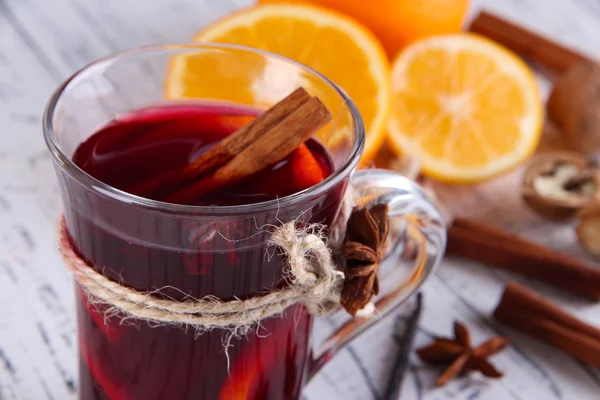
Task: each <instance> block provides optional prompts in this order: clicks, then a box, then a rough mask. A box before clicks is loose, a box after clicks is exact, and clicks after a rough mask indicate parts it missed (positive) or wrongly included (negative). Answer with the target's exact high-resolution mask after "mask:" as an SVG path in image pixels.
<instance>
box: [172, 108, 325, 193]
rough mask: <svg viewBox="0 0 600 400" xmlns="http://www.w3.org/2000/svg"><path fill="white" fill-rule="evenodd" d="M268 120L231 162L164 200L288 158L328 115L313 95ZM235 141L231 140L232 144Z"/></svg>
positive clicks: (217, 185) (210, 187)
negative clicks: (274, 119)
mask: <svg viewBox="0 0 600 400" xmlns="http://www.w3.org/2000/svg"><path fill="white" fill-rule="evenodd" d="M267 112H269V111H267ZM268 120H269V119H265V120H264V121H262V122H259V123H258V125H257V127H256V129H259V130H264V131H265V132H264V133H263V134H262V135H261V136H260V137H258V138H257V139H256V140H254V141H253V142H252V143H250V144H249V145H248V146H247V147H245V148H244V150H242V151H241V152H240V153H239V154H237V155H236V156H235V157H233V158H232V159H231V161H229V162H228V163H226V164H225V165H223V166H221V167H220V168H218V169H216V170H215V172H213V173H211V174H209V175H207V176H205V177H203V178H200V179H198V180H196V181H194V182H191V183H190V184H189V185H187V186H185V187H183V188H182V189H181V190H178V191H176V192H174V193H172V194H170V195H169V196H167V197H166V198H165V199H164V201H168V202H173V203H177V202H180V201H184V200H185V199H187V198H190V197H193V196H196V197H199V196H202V195H204V194H207V193H209V192H211V191H215V190H218V189H221V188H223V187H225V186H228V185H232V184H235V183H237V182H240V181H241V180H243V179H245V178H247V177H249V176H251V175H254V174H255V173H257V172H260V171H262V170H263V169H265V168H267V167H268V166H270V165H273V164H275V163H276V162H278V161H281V160H282V159H284V158H285V157H287V156H288V155H289V154H290V153H291V152H292V151H294V150H295V149H297V148H298V146H300V145H301V144H302V143H304V142H305V141H306V140H307V139H309V138H310V137H311V136H312V135H313V134H315V133H316V132H317V130H319V129H320V128H322V127H323V126H325V124H327V123H328V122H329V121H330V120H331V114H330V113H329V110H327V107H325V105H324V104H323V103H322V102H321V101H320V100H319V99H318V98H317V97H312V98H311V99H310V100H308V101H306V102H305V103H304V104H302V105H300V107H298V108H297V109H296V110H294V111H293V112H291V113H290V114H289V115H288V116H287V117H285V118H284V119H283V120H281V121H280V122H279V123H278V124H276V125H275V126H273V127H271V128H269V129H267V128H264V126H263V125H265V124H266V123H267V122H265V121H268ZM239 140H242V139H239ZM237 144H238V143H233V145H234V146H237Z"/></svg>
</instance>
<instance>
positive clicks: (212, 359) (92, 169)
mask: <svg viewBox="0 0 600 400" xmlns="http://www.w3.org/2000/svg"><path fill="white" fill-rule="evenodd" d="M256 115H257V111H256V110H255V109H251V108H246V107H242V106H237V105H231V104H220V103H206V102H198V103H182V104H176V105H164V106H157V107H150V108H145V109H141V110H138V111H136V112H132V113H129V114H127V115H124V116H122V117H119V118H117V119H115V120H113V121H111V122H109V123H108V124H106V125H105V126H103V127H102V128H101V129H99V130H98V131H97V132H96V133H95V134H93V135H92V136H90V137H89V138H88V139H87V140H86V141H84V142H83V143H81V144H80V146H79V147H78V148H77V150H76V151H75V153H74V155H73V157H72V159H73V162H74V163H75V164H76V165H77V166H79V167H80V168H81V169H82V170H83V171H85V172H86V173H87V174H89V175H91V176H92V177H94V178H96V179H98V180H100V181H102V182H104V183H106V184H108V185H111V186H113V187H115V188H117V189H120V190H122V191H124V192H129V193H131V194H134V195H137V194H140V193H136V190H137V189H136V188H139V187H140V186H143V184H144V183H145V182H147V181H148V180H151V179H154V178H155V177H156V176H160V175H162V174H164V173H167V172H168V171H174V170H175V171H176V170H180V169H182V168H184V167H185V166H186V165H189V164H190V163H191V162H193V161H194V160H195V159H197V158H198V157H199V156H200V155H201V154H203V153H205V152H206V151H208V149H210V148H211V147H212V146H214V145H215V144H216V143H218V142H219V141H221V140H222V139H223V138H225V137H227V136H228V135H229V134H231V133H232V132H234V131H235V130H237V129H238V128H240V127H241V126H243V125H245V124H247V123H248V122H249V121H251V120H252V119H253V118H254V116H256ZM333 170H334V166H333V162H332V160H331V158H330V156H329V154H328V152H327V150H326V149H325V148H324V147H323V146H322V145H321V144H320V143H319V142H318V141H317V140H315V139H309V140H308V141H307V142H305V143H304V144H303V145H301V146H300V147H299V148H297V149H296V150H294V151H293V152H292V153H291V154H290V155H289V156H288V157H286V158H285V159H284V160H282V161H280V162H278V163H276V164H274V165H271V166H269V167H268V168H267V169H266V170H263V171H261V172H259V173H257V174H255V175H253V176H251V177H249V178H248V179H245V180H244V181H242V182H237V183H235V184H234V185H231V186H226V187H223V188H220V189H219V190H217V191H214V192H210V193H203V194H202V195H201V196H195V195H192V194H190V195H189V196H187V197H183V198H182V197H181V196H179V201H178V203H179V204H184V205H199V206H213V208H212V209H213V210H218V206H235V205H247V204H253V203H259V202H265V201H269V200H273V199H278V198H283V197H285V196H288V195H291V194H294V193H297V192H301V191H303V190H305V189H308V188H309V187H311V186H313V185H316V184H318V183H319V182H321V181H323V180H324V179H326V178H327V177H328V176H329V175H331V174H332V172H333ZM345 184H346V181H343V182H342V184H339V185H337V186H335V187H334V188H332V190H328V191H327V192H326V193H325V194H323V195H321V196H319V197H317V198H316V199H314V201H312V202H311V203H310V204H309V205H307V204H304V203H299V204H298V205H297V206H295V207H288V209H286V210H282V213H283V212H285V213H287V214H286V215H279V216H278V217H277V218H282V219H283V220H286V219H287V220H291V219H296V218H299V217H300V218H301V219H303V220H304V221H305V222H319V223H324V224H329V223H330V222H331V221H332V219H333V217H334V216H335V215H336V214H337V212H338V210H339V207H340V200H341V193H342V192H343V190H344V186H345ZM66 185H76V183H72V182H67V183H66ZM182 189H184V188H182V187H177V186H176V185H175V186H173V185H170V186H169V187H168V188H167V189H164V188H162V189H161V188H159V189H157V190H155V191H154V192H152V193H149V194H144V196H146V197H148V198H150V199H153V200H164V199H166V198H169V196H170V195H171V194H172V193H171V192H176V191H181V190H182ZM77 190H79V189H78V188H77V187H72V188H71V192H73V193H75V192H77ZM81 197H83V199H82V198H81ZM69 201H70V202H78V205H79V206H80V207H82V208H85V207H87V208H88V209H93V212H90V213H88V214H86V213H80V212H77V211H71V212H70V213H68V214H67V220H68V221H69V231H70V234H71V239H72V241H73V244H74V247H75V248H76V249H77V251H78V252H79V253H80V255H81V256H82V257H83V258H84V259H85V260H86V261H87V262H88V263H89V264H90V265H91V266H93V268H95V269H96V270H97V271H99V272H102V273H103V274H104V275H105V276H107V277H109V278H111V279H113V280H115V281H117V282H120V283H122V284H124V285H126V286H129V287H131V288H134V289H136V290H140V291H150V290H156V289H160V290H159V291H157V292H156V295H157V296H164V297H165V298H171V299H178V300H181V299H185V298H187V297H188V296H192V297H194V298H202V297H204V296H207V295H213V296H217V297H219V298H221V299H224V300H228V299H232V298H234V297H237V298H247V297H250V296H253V295H257V294H263V293H264V292H265V291H266V290H272V289H275V288H281V287H283V286H285V285H287V282H286V280H285V277H284V272H283V267H282V264H283V262H284V260H283V257H282V256H280V255H279V254H278V253H277V252H275V251H272V250H271V251H269V249H268V248H267V244H266V242H265V236H264V233H265V231H266V230H267V229H266V228H265V226H266V225H267V224H268V223H272V222H273V218H274V216H275V215H276V213H277V211H276V210H274V211H273V213H271V214H270V215H269V216H268V217H265V219H264V220H258V219H257V218H254V219H253V220H252V221H249V220H240V221H236V220H232V219H231V218H216V217H215V218H213V219H208V220H203V221H198V222H190V221H185V220H181V221H179V220H174V222H172V223H171V224H165V223H157V222H156V221H155V220H154V219H153V217H152V216H151V214H149V213H148V212H147V211H142V210H140V209H136V208H135V207H129V208H128V207H126V206H118V207H117V206H113V205H110V204H109V205H104V203H101V201H98V202H95V200H94V199H87V200H86V199H85V196H84V195H79V196H72V197H71V198H69V200H67V202H69ZM86 201H88V203H86ZM215 206H216V207H215ZM75 208H76V207H73V209H75ZM89 215H95V217H94V218H90V217H89ZM111 221H113V222H115V223H114V225H117V224H118V225H119V226H121V227H122V229H121V231H120V232H117V233H116V232H115V230H111V229H105V228H104V225H110V224H112V222H111ZM132 238H133V239H132ZM136 238H139V239H136ZM156 243H161V245H160V246H157V245H156ZM190 243H193V245H192V246H190ZM182 249H185V250H182ZM77 303H78V320H79V326H78V329H79V331H78V334H79V341H80V382H81V383H80V385H81V389H80V399H82V400H100V399H102V400H105V399H110V400H162V399H165V400H166V399H202V400H212V399H215V400H216V399H219V400H234V399H249V400H258V399H261V400H262V399H277V400H279V399H297V398H298V397H299V394H300V389H301V387H302V385H303V376H304V372H305V371H306V368H307V365H306V364H307V360H308V357H307V352H308V350H309V343H308V341H309V339H308V338H309V335H310V329H311V322H312V319H311V317H310V316H309V314H308V313H307V312H306V310H305V309H304V308H303V307H301V306H294V307H290V308H289V309H287V310H286V311H285V312H284V313H283V315H282V316H281V317H277V318H270V319H267V320H264V321H261V324H260V326H259V327H257V328H256V331H254V332H252V333H250V334H249V335H248V336H247V337H233V338H232V339H231V341H230V342H226V341H227V339H228V336H227V334H226V332H224V331H222V330H212V331H207V332H202V333H199V332H196V331H195V330H194V329H193V328H187V329H186V328H185V327H181V326H163V325H161V326H153V325H152V324H149V323H147V322H144V321H140V320H135V319H133V320H131V319H123V318H122V316H121V315H114V316H111V315H110V314H107V313H105V311H106V310H105V309H103V308H102V307H101V306H96V305H94V304H91V303H90V302H88V300H87V298H86V296H85V295H84V294H83V292H82V291H81V290H80V289H78V296H77ZM226 353H227V354H226Z"/></svg>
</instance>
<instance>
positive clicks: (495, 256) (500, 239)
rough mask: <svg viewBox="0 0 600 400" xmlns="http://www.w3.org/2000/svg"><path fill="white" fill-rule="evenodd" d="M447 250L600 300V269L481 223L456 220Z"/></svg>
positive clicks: (449, 234) (450, 232)
mask: <svg viewBox="0 0 600 400" xmlns="http://www.w3.org/2000/svg"><path fill="white" fill-rule="evenodd" d="M446 249H447V254H451V255H455V256H460V257H465V258H468V259H470V260H474V261H479V262H482V263H485V264H488V265H490V266H494V267H498V268H502V269H505V270H507V271H511V272H515V273H518V274H521V275H524V276H527V277H530V278H533V279H535V280H538V281H540V282H545V283H547V284H550V285H553V286H555V287H557V288H560V289H564V290H567V291H569V292H571V293H574V294H577V295H579V296H583V297H587V298H590V299H593V300H596V301H597V300H600V269H597V268H593V267H591V266H589V265H587V264H585V263H584V262H582V261H579V260H577V259H575V258H572V257H567V256H565V255H563V254H560V253H559V252H557V251H554V250H551V249H548V248H546V247H544V246H541V245H539V244H536V243H533V242H530V241H527V240H525V239H521V238H519V237H518V236H516V235H514V234H512V233H509V232H505V231H503V230H501V229H498V228H495V227H492V226H489V225H486V224H484V223H481V222H475V221H472V220H469V219H466V218H456V219H455V220H454V222H453V223H452V225H451V226H450V228H449V229H448V245H447V248H446Z"/></svg>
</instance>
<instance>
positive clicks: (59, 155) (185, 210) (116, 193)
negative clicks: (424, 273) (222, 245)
mask: <svg viewBox="0 0 600 400" xmlns="http://www.w3.org/2000/svg"><path fill="white" fill-rule="evenodd" d="M202 49H217V50H225V51H227V50H237V51H245V52H249V53H255V54H258V55H261V56H264V57H267V58H274V59H277V60H279V61H283V62H285V63H287V64H289V65H292V66H296V67H298V68H300V69H302V70H304V71H307V72H309V73H310V74H312V75H314V76H316V77H317V78H319V79H321V80H322V81H323V82H324V83H325V84H327V85H329V86H330V87H331V88H332V89H333V90H334V91H335V92H336V93H337V94H338V95H339V96H340V97H341V98H342V100H343V101H344V104H345V105H346V106H347V107H348V109H349V110H350V114H351V116H352V121H353V125H354V126H353V131H354V138H355V139H354V143H353V147H352V150H351V151H350V154H349V155H348V158H347V160H346V161H345V162H344V163H343V164H342V165H341V166H340V167H339V168H337V169H336V170H335V171H334V172H333V173H332V174H331V175H329V176H328V177H327V178H325V179H324V180H323V181H321V182H319V183H318V184H316V185H314V186H311V187H309V188H307V189H304V190H302V191H300V192H296V193H293V194H291V195H287V196H284V197H281V198H276V199H273V200H268V201H263V202H259V203H252V204H241V205H235V206H197V205H183V204H174V203H167V202H163V201H158V200H152V199H148V198H145V197H141V196H136V195H134V194H131V193H128V192H126V191H123V190H120V189H117V188H115V187H113V186H111V185H108V184H106V183H104V182H102V181H100V180H98V179H96V178H94V177H92V176H91V175H89V174H88V173H86V172H85V171H83V170H82V169H81V168H79V166H77V165H76V164H75V163H74V162H73V161H72V160H71V158H70V157H68V156H67V155H66V154H65V152H64V151H63V150H62V148H61V146H60V144H59V143H58V139H57V136H56V134H55V131H54V128H53V122H54V117H55V111H56V106H57V104H58V102H59V101H60V99H61V97H62V95H63V94H64V93H65V91H66V90H67V88H68V87H69V85H70V84H71V83H72V82H73V81H75V80H76V79H77V78H78V77H79V76H80V75H82V74H83V73H85V72H86V71H88V70H89V69H91V68H94V67H97V66H99V65H102V64H109V63H110V62H112V61H114V60H116V59H121V58H124V57H131V56H140V55H145V54H152V53H161V52H162V53H168V52H177V51H179V52H185V51H193V50H202ZM42 125H43V133H44V140H45V141H46V145H47V147H48V149H49V150H50V153H51V154H52V157H53V159H54V160H55V162H57V163H58V165H59V166H60V167H61V168H62V169H63V170H64V171H66V172H67V173H68V174H69V176H71V177H72V178H73V179H75V180H76V181H77V182H78V183H80V184H82V185H84V186H85V187H87V188H89V189H90V190H93V191H95V192H97V193H99V194H100V195H103V196H105V197H109V198H112V199H114V200H117V201H121V202H124V203H127V204H131V205H136V206H140V207H144V208H148V209H152V210H155V211H158V212H166V213H172V214H197V215H210V214H214V215H224V214H233V215H239V214H251V213H257V212H264V211H269V210H273V209H278V208H281V207H287V206H292V205H294V204H297V203H300V202H302V201H305V200H306V199H307V198H308V197H314V196H318V195H320V194H322V193H324V192H326V191H327V190H329V189H330V188H331V187H333V186H335V185H336V184H337V183H339V182H340V181H341V180H342V179H343V178H344V177H345V176H346V174H347V173H349V172H350V171H351V170H352V169H353V168H355V167H356V165H357V164H358V161H359V159H360V155H361V153H362V149H363V147H364V142H365V126H364V122H363V119H362V117H361V115H360V113H359V111H358V107H357V106H356V104H354V102H353V101H352V99H351V98H350V96H348V94H347V93H346V92H345V91H344V90H343V89H342V88H341V87H339V86H338V85H337V84H336V83H334V82H333V81H332V80H330V79H329V78H327V77H326V76H325V75H323V74H321V73H320V72H318V71H316V70H315V69H313V68H311V67H309V66H307V65H304V64H302V63H300V62H298V61H294V60H292V59H290V58H287V57H285V56H281V55H278V54H275V53H271V52H269V51H265V50H261V49H256V48H252V47H248V46H242V45H235V44H225V43H211V42H198V43H183V44H168V45H150V46H139V47H135V48H132V49H128V50H123V51H119V52H117V53H113V54H111V55H109V56H106V57H103V58H100V59H98V60H95V61H93V62H91V63H89V64H87V65H85V66H84V67H82V68H80V69H79V70H77V71H76V72H75V73H74V74H73V75H71V76H70V77H69V78H67V79H66V80H65V81H64V82H63V83H62V84H61V85H60V86H59V87H58V88H57V89H56V90H55V91H54V93H53V94H52V95H51V96H50V99H49V100H48V103H47V105H46V108H45V110H44V114H43V118H42Z"/></svg>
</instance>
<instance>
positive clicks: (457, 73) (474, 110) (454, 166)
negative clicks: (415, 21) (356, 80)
mask: <svg viewBox="0 0 600 400" xmlns="http://www.w3.org/2000/svg"><path fill="white" fill-rule="evenodd" d="M392 90H393V92H394V93H393V106H392V113H391V117H390V120H389V123H388V130H389V139H390V143H391V144H392V146H393V147H394V148H395V149H396V150H397V151H398V152H399V153H405V154H410V155H413V156H416V157H418V158H419V159H420V160H421V163H422V169H423V172H424V173H425V174H427V175H429V176H432V177H435V178H437V179H440V180H443V181H449V182H457V183H470V182H479V181H483V180H486V179H489V178H492V177H494V176H496V175H498V174H501V173H503V172H505V171H507V170H509V169H511V168H513V167H515V166H516V165H518V164H520V163H522V162H523V161H524V160H525V159H527V158H528V157H529V156H530V155H531V154H532V153H533V152H534V150H535V148H536V146H537V144H538V142H539V139H540V134H541V128H542V121H543V104H542V100H541V98H540V94H539V91H538V87H537V83H536V80H535V77H534V75H533V73H532V72H531V70H530V69H529V68H528V67H527V65H526V64H525V63H524V62H523V61H522V60H521V59H520V58H519V57H518V56H516V55H515V54H513V53H512V52H510V51H509V50H507V49H505V48H504V47H502V46H500V45H498V44H496V43H494V42H492V41H490V40H488V39H485V38H483V37H480V36H477V35H473V34H456V35H448V36H438V37H434V38H430V39H425V40H422V41H419V42H416V43H415V44H413V45H411V46H409V47H408V48H407V49H406V50H405V51H403V52H402V53H401V54H400V55H399V56H398V58H397V59H396V61H395V62H394V65H393V68H392Z"/></svg>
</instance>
